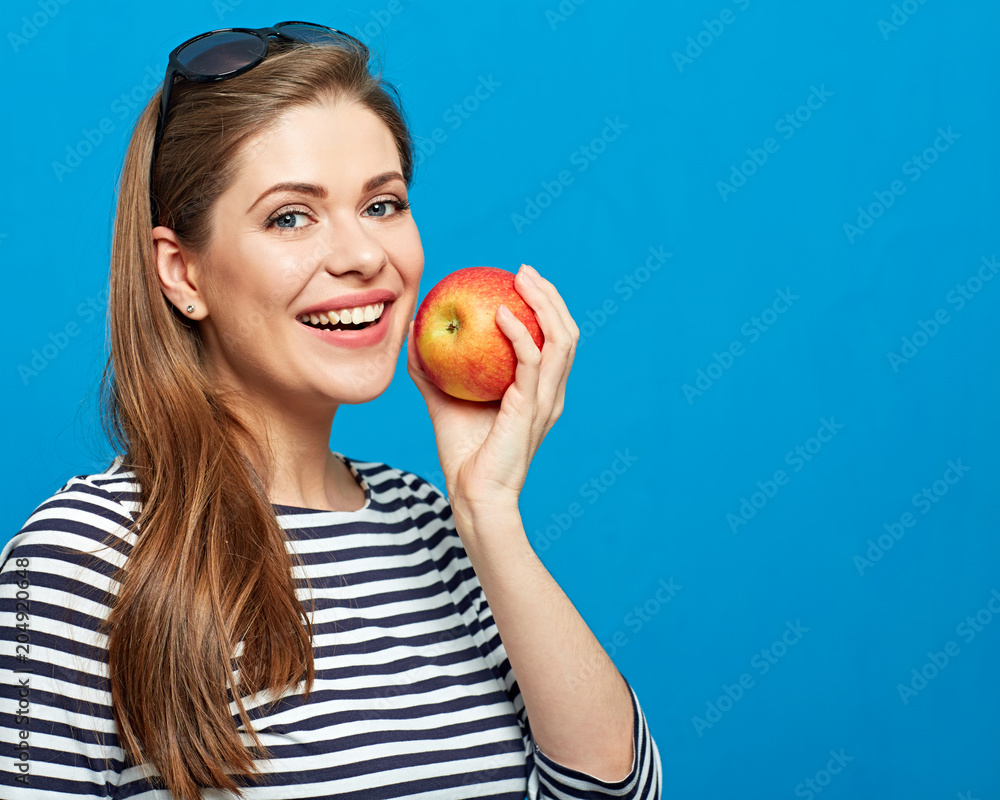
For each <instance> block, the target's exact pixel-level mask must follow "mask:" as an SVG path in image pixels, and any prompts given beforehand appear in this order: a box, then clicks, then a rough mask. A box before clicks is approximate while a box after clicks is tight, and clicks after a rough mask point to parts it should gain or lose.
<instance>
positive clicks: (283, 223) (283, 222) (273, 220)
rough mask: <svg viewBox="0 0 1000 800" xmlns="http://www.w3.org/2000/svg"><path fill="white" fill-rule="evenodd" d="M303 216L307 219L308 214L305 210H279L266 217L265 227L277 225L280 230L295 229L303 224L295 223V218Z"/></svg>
mask: <svg viewBox="0 0 1000 800" xmlns="http://www.w3.org/2000/svg"><path fill="white" fill-rule="evenodd" d="M296 217H303V218H305V219H308V217H309V214H308V213H307V212H305V211H298V210H295V209H289V210H287V211H279V212H278V213H277V214H274V215H273V216H271V217H268V220H267V222H266V223H265V225H264V227H265V228H272V227H277V228H281V229H282V230H295V229H296V228H302V227H304V225H296V224H295V218H296Z"/></svg>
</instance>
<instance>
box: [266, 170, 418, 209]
mask: <svg viewBox="0 0 1000 800" xmlns="http://www.w3.org/2000/svg"><path fill="white" fill-rule="evenodd" d="M391 180H401V181H403V182H404V183H405V179H404V178H403V176H402V174H400V173H399V172H383V173H381V174H380V175H375V176H374V177H372V178H369V179H368V180H367V181H365V185H364V186H362V187H361V192H362V194H367V193H368V192H371V191H374V190H375V189H377V188H378V187H379V186H381V185H382V184H384V183H388V182H389V181H391ZM276 192H299V193H301V194H308V195H311V196H312V197H317V198H319V199H320V200H325V199H326V197H327V194H328V193H327V191H326V189H325V188H324V187H323V186H318V185H317V184H315V183H303V182H300V181H284V182H283V183H276V184H274V186H272V187H271V188H270V189H266V190H265V191H264V192H263V194H261V196H260V197H258V198H257V199H256V200H254V202H253V205H252V206H250V208H248V209H247V214H249V213H250V212H251V211H253V210H254V209H255V208H256V207H257V205H258V203H260V201H261V200H263V199H264V198H265V197H268V196H269V195H272V194H274V193H276Z"/></svg>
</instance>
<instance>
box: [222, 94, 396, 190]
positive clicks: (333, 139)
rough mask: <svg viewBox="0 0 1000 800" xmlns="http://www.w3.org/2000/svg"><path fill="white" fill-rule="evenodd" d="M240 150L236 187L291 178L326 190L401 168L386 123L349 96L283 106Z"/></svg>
mask: <svg viewBox="0 0 1000 800" xmlns="http://www.w3.org/2000/svg"><path fill="white" fill-rule="evenodd" d="M243 156H244V157H243V159H242V162H243V166H242V168H241V170H240V172H239V174H238V175H237V178H236V181H235V182H234V187H233V188H234V189H236V190H237V191H243V190H246V191H253V190H254V189H260V190H263V189H264V188H267V186H269V185H270V184H272V183H275V182H277V181H279V180H292V179H294V180H302V181H308V182H312V183H319V184H322V185H326V186H327V187H328V188H330V189H331V190H335V189H338V188H343V189H348V188H357V187H360V186H361V185H362V184H363V183H364V182H365V181H366V180H368V178H370V177H371V176H372V175H374V174H377V173H381V172H387V171H390V170H397V171H401V166H400V161H399V153H398V151H397V148H396V141H395V139H394V138H393V135H392V132H391V131H390V130H389V128H388V126H387V125H386V124H385V123H384V122H383V121H382V120H381V119H380V118H379V117H378V115H376V114H375V112H373V111H371V110H370V109H368V108H366V107H364V106H362V105H360V104H358V103H354V102H336V101H327V102H323V103H317V104H313V105H308V106H302V107H298V108H292V109H288V110H287V111H285V112H284V113H282V114H281V116H279V117H278V119H277V120H275V122H274V124H273V125H271V126H269V127H268V129H267V130H266V131H264V132H263V133H261V134H260V135H259V136H257V137H255V138H254V139H252V140H251V141H249V142H248V143H247V145H246V146H245V148H244V151H243ZM265 184H266V185H265Z"/></svg>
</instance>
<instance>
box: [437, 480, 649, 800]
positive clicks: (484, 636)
mask: <svg viewBox="0 0 1000 800" xmlns="http://www.w3.org/2000/svg"><path fill="white" fill-rule="evenodd" d="M428 502H430V503H431V504H432V507H433V508H434V509H435V511H436V512H437V513H438V514H439V515H441V516H442V518H447V520H448V524H449V525H450V526H451V528H452V530H453V531H454V520H453V518H452V516H451V512H450V508H449V507H448V501H447V499H446V498H445V497H444V495H443V494H442V493H441V492H440V490H437V489H436V488H435V489H434V492H433V494H432V495H431V496H430V497H429V500H428ZM454 537H455V542H454V543H453V544H454V547H455V551H456V552H458V553H460V554H461V555H460V556H459V557H458V564H457V565H456V566H457V568H458V571H459V572H461V574H462V577H463V580H462V583H461V591H462V592H464V593H465V597H464V598H461V599H460V600H459V602H458V605H459V606H460V607H466V608H469V609H470V610H469V612H468V614H467V616H466V622H467V625H468V626H469V628H470V631H471V633H472V636H473V639H475V640H476V642H477V644H478V645H479V647H480V650H481V651H483V653H484V655H485V656H486V659H487V661H488V662H489V664H490V665H491V666H492V667H493V669H494V671H495V672H496V673H497V675H498V676H499V677H500V678H501V679H502V680H503V683H504V686H505V688H506V690H507V694H508V696H509V697H510V699H511V702H512V703H513V705H514V710H515V712H516V713H517V718H518V722H519V723H520V725H521V732H522V735H523V737H524V744H525V757H526V760H527V764H528V769H529V773H528V798H529V800H591V799H592V800H601V798H608V797H620V798H626V799H627V800H660V798H661V797H662V785H663V774H662V764H661V761H660V754H659V751H658V749H657V747H656V743H655V741H654V740H653V737H652V734H651V732H650V728H649V723H648V721H647V720H646V716H645V714H644V713H643V710H642V706H641V705H640V703H639V698H638V697H637V695H636V693H635V690H634V689H633V688H632V685H631V684H630V683H629V682H628V680H627V679H626V678H625V677H624V675H622V680H624V681H625V684H626V686H627V687H628V690H629V695H630V696H631V699H632V711H633V723H632V745H633V761H632V769H631V771H630V772H629V774H628V775H627V776H626V777H625V778H623V779H621V780H619V781H604V780H601V779H600V778H597V777H594V776H593V775H589V774H587V773H585V772H580V771H579V770H574V769H570V768H569V767H565V766H563V765H562V764H559V763H558V762H556V761H554V760H553V759H551V758H549V757H548V756H547V755H546V754H545V753H544V752H542V750H541V749H540V748H539V747H538V745H537V744H536V743H535V741H534V739H533V737H532V734H531V724H530V720H529V719H528V715H527V710H526V708H525V705H524V700H523V699H522V697H521V692H520V689H519V687H518V684H517V678H516V676H515V675H514V672H513V670H512V668H511V665H510V661H509V659H508V658H507V653H506V650H505V648H504V645H503V642H502V641H501V639H500V634H499V632H498V630H497V626H496V623H495V621H494V619H493V614H492V612H491V610H490V607H489V604H488V603H487V602H486V597H485V595H484V593H483V589H482V586H481V585H480V583H479V579H478V578H477V577H476V574H475V570H474V569H473V568H472V564H471V562H470V561H469V557H468V555H467V554H466V553H465V550H464V548H463V547H462V545H461V541H460V539H459V538H458V534H457V532H455V533H454ZM619 674H621V673H619Z"/></svg>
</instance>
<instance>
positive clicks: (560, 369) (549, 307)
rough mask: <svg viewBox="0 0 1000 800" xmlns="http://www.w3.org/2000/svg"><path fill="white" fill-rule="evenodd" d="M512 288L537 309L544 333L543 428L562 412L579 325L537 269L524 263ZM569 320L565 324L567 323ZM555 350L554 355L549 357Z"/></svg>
mask: <svg viewBox="0 0 1000 800" xmlns="http://www.w3.org/2000/svg"><path fill="white" fill-rule="evenodd" d="M515 289H517V290H518V293H519V294H522V296H523V297H524V300H525V302H527V303H528V305H530V306H532V308H533V309H534V310H535V311H536V317H537V318H538V324H539V326H540V327H542V332H543V334H544V335H545V344H544V345H543V346H542V354H543V363H542V370H541V380H542V382H543V384H542V385H543V398H542V402H543V404H544V408H545V418H546V419H545V429H546V431H547V430H548V428H549V427H551V425H552V423H553V422H555V419H556V418H558V417H559V416H560V415H561V414H562V409H563V404H564V398H565V394H566V383H567V381H568V379H569V371H570V367H571V366H572V365H573V357H574V355H575V352H576V343H577V341H578V339H579V329H578V328H577V326H576V324H575V323H574V322H573V317H572V316H571V315H570V313H569V309H568V308H567V307H566V303H565V302H564V301H563V299H562V297H561V296H560V295H559V292H558V291H557V290H556V288H555V286H554V285H553V284H552V283H551V282H549V281H547V280H545V279H544V278H542V277H541V276H540V275H538V271H537V270H535V269H533V268H532V267H529V266H528V265H527V264H525V265H523V268H522V270H521V272H519V273H518V277H517V278H515ZM567 320H568V324H567ZM549 354H554V355H555V356H556V357H555V358H552V357H548V356H549Z"/></svg>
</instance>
